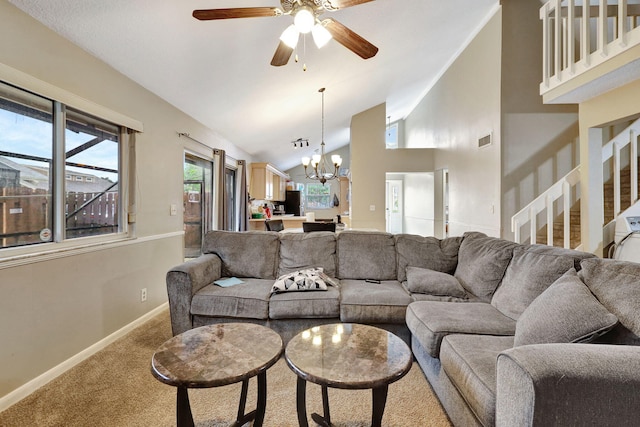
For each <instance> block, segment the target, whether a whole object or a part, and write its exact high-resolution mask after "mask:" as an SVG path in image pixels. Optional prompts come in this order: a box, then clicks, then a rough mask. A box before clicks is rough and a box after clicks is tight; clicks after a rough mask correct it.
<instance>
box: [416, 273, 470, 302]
mask: <svg viewBox="0 0 640 427" xmlns="http://www.w3.org/2000/svg"><path fill="white" fill-rule="evenodd" d="M407 289H408V290H409V292H411V293H418V294H429V295H441V296H452V297H457V298H464V297H465V296H466V295H467V292H466V291H465V290H464V288H463V287H462V285H461V284H460V282H458V279H456V278H455V277H453V276H452V275H450V274H447V273H441V272H439V271H435V270H430V269H428V268H419V267H411V266H409V267H407Z"/></svg>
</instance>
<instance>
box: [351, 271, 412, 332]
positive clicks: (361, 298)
mask: <svg viewBox="0 0 640 427" xmlns="http://www.w3.org/2000/svg"><path fill="white" fill-rule="evenodd" d="M340 292H341V298H340V320H341V321H343V322H357V323H404V319H405V315H406V311H407V305H409V303H411V301H412V300H411V296H410V295H409V293H408V292H407V291H406V290H405V289H404V288H403V287H402V284H401V283H400V282H398V281H397V280H388V281H382V282H381V283H367V282H365V281H364V280H340Z"/></svg>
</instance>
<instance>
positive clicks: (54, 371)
mask: <svg viewBox="0 0 640 427" xmlns="http://www.w3.org/2000/svg"><path fill="white" fill-rule="evenodd" d="M168 305H169V303H164V304H162V305H160V306H159V307H156V308H154V309H153V310H151V311H150V312H148V313H146V314H145V315H143V316H141V317H139V318H137V319H136V320H134V321H133V322H131V323H129V324H128V325H125V326H123V327H122V328H120V329H118V330H117V331H115V332H114V333H112V334H111V335H109V336H107V337H105V338H103V339H101V340H100V341H98V342H97V343H95V344H93V345H92V346H90V347H88V348H86V349H84V350H82V351H81V352H80V353H78V354H76V355H74V356H73V357H70V358H69V359H67V360H65V361H64V362H62V363H60V364H59V365H57V366H54V367H53V368H51V369H49V370H48V371H47V372H45V373H43V374H42V375H40V376H38V377H36V378H34V379H32V380H31V381H29V382H28V383H26V384H23V385H22V386H20V387H18V388H17V389H15V390H14V391H12V392H11V393H9V394H7V395H5V396H4V397H2V398H0V412H2V411H4V410H5V409H7V408H8V407H10V406H11V405H14V404H16V403H18V402H19V401H20V400H22V399H24V398H25V397H27V396H29V395H30V394H31V393H33V392H34V391H36V390H37V389H39V388H40V387H42V386H43V385H45V384H47V383H48V382H50V381H51V380H53V379H55V378H57V377H58V376H60V375H62V374H63V373H65V372H66V371H68V370H69V369H71V368H73V367H74V366H76V365H77V364H79V363H80V362H82V361H84V360H86V359H88V358H89V357H91V356H93V355H94V354H96V353H97V352H98V351H100V350H102V349H103V348H105V347H106V346H108V345H109V344H111V343H113V342H114V341H116V340H117V339H119V338H122V337H123V336H125V335H126V334H128V333H129V332H131V331H132V330H134V329H135V328H137V327H138V326H140V325H142V324H143V323H145V322H146V321H147V320H150V319H151V318H153V317H155V316H156V315H158V314H160V313H161V312H162V311H163V310H165V309H166V308H167V307H168Z"/></svg>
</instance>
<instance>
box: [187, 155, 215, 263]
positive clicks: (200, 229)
mask: <svg viewBox="0 0 640 427" xmlns="http://www.w3.org/2000/svg"><path fill="white" fill-rule="evenodd" d="M212 190H213V162H212V161H211V160H206V159H203V158H200V157H197V156H194V155H192V154H189V153H185V156H184V194H183V208H184V249H185V257H186V258H195V257H197V256H199V255H200V254H201V253H202V238H203V236H204V233H206V232H207V231H209V230H210V229H211V224H212V197H211V194H212Z"/></svg>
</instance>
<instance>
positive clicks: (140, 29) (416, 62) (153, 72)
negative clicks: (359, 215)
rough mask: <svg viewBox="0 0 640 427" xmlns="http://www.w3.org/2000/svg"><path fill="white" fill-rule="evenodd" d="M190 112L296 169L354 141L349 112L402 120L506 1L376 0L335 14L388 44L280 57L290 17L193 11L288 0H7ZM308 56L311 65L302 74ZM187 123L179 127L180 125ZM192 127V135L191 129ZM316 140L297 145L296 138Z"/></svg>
mask: <svg viewBox="0 0 640 427" xmlns="http://www.w3.org/2000/svg"><path fill="white" fill-rule="evenodd" d="M8 1H9V2H10V3H12V4H14V5H15V6H17V7H19V8H20V9H22V10H23V11H25V12H26V13H28V14H29V15H31V16H33V17H34V18H35V19H37V20H38V21H40V22H42V23H43V24H44V25H46V26H48V27H50V28H51V29H53V30H54V31H55V32H57V33H59V34H60V35H62V36H63V37H65V38H67V39H68V40H70V41H71V42H73V43H75V44H76V45H78V46H80V47H81V48H83V49H84V50H86V51H88V52H89V53H91V54H93V55H94V56H96V57H98V58H100V59H101V60H102V61H104V62H106V63H107V64H109V65H110V66H111V67H113V68H115V69H116V70H118V71H120V72H121V73H123V74H124V75H126V76H128V77H129V78H131V79H132V80H134V81H136V82H137V83H139V84H140V85H142V86H143V87H145V88H146V89H148V90H150V91H151V92H153V93H155V94H157V95H158V96H160V97H161V98H163V99H165V100H166V101H168V102H169V103H171V104H172V105H174V106H175V107H177V108H179V109H180V110H182V111H184V112H185V113H187V114H188V115H190V116H192V117H193V118H195V119H196V120H198V121H200V122H201V123H203V124H204V125H206V126H207V127H209V128H211V129H212V130H214V131H215V132H216V133H217V134H219V135H221V136H222V137H223V138H224V139H226V140H228V141H230V142H232V143H234V144H235V145H237V146H238V147H240V148H241V149H243V150H245V151H246V152H248V153H249V154H251V155H252V156H254V160H256V161H268V162H271V163H273V164H275V165H276V166H278V167H279V168H281V169H283V170H286V169H289V168H291V167H293V166H295V165H297V164H298V162H299V159H300V157H301V156H303V155H310V154H312V153H313V151H314V150H315V149H317V148H318V147H319V144H320V139H321V136H320V134H321V95H320V94H319V93H318V89H319V88H321V87H325V88H326V92H325V142H326V144H327V149H328V151H330V150H333V149H336V148H339V147H342V146H344V145H346V144H348V143H349V125H350V120H351V117H352V116H353V115H354V114H358V113H359V112H362V111H364V110H367V109H369V108H371V107H374V106H376V105H379V104H381V103H383V102H386V104H387V115H388V116H390V118H391V121H396V120H398V119H401V118H404V117H405V116H406V115H407V114H408V113H410V112H411V110H412V108H413V107H414V106H415V105H416V104H417V103H418V102H419V100H420V99H421V98H422V97H423V96H424V94H425V93H426V91H427V90H428V89H429V87H430V86H431V85H432V84H433V83H434V82H435V81H436V80H437V78H438V76H439V75H440V74H441V73H442V72H443V71H444V70H445V69H446V67H447V66H448V65H449V63H450V62H451V61H452V60H453V59H454V58H455V57H456V55H457V54H458V52H459V51H460V50H461V49H463V48H464V46H465V45H466V44H467V43H468V42H469V40H470V38H471V37H472V36H473V35H474V34H475V33H476V32H477V30H478V29H479V28H480V27H481V26H482V25H483V24H484V23H485V22H486V20H487V18H488V17H489V16H490V14H491V13H492V12H493V11H494V10H495V8H496V7H497V4H498V3H499V0H438V1H436V0H404V1H400V0H375V1H371V2H368V3H364V4H360V5H358V6H354V7H350V8H346V9H342V10H339V11H337V12H327V13H325V14H324V15H323V16H322V18H326V17H332V18H334V19H335V20H337V21H339V22H340V23H342V24H344V25H345V26H347V27H349V28H350V29H351V30H353V31H355V32H356V33H357V34H359V35H360V36H362V37H364V38H365V39H366V40H368V41H369V42H371V43H373V44H374V45H375V46H377V47H378V48H379V52H378V53H377V55H376V56H375V57H373V58H371V59H368V60H363V59H361V58H360V57H358V56H357V55H355V54H354V53H352V52H351V51H349V50H348V49H346V48H345V47H344V46H342V45H340V44H339V43H338V42H336V41H335V40H332V41H330V42H329V43H328V44H327V45H326V46H325V47H323V48H322V49H318V48H316V46H315V44H314V43H313V41H312V39H311V37H310V36H307V37H306V38H305V39H302V38H301V39H300V43H299V44H298V48H297V50H296V53H297V55H298V57H299V60H300V61H299V62H298V63H296V62H295V61H294V60H293V57H292V59H291V60H290V61H289V63H288V64H287V65H285V66H282V67H273V66H271V65H270V61H271V58H272V57H273V54H274V52H275V49H276V47H277V45H278V41H279V40H278V38H279V36H280V34H281V33H282V31H283V30H284V29H285V28H286V27H287V26H288V25H290V24H291V22H292V17H291V16H279V17H263V18H242V19H228V20H218V21H199V20H196V19H194V18H193V17H192V11H193V10H194V9H214V8H230V7H280V4H279V2H278V0H176V1H168V0H162V1H158V0H109V1H104V0H46V1H33V0H8ZM303 64H306V67H307V70H306V71H303ZM177 131H181V130H178V129H177ZM184 131H187V132H188V129H185V130H184ZM297 138H309V140H310V147H309V148H306V147H305V148H304V149H303V150H301V149H297V150H294V149H293V145H292V143H291V141H292V140H295V139H297Z"/></svg>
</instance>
